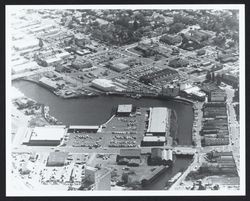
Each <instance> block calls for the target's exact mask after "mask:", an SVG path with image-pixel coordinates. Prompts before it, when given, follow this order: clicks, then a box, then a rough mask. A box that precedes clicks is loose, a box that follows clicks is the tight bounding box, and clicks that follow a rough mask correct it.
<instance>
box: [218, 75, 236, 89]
mask: <svg viewBox="0 0 250 201" xmlns="http://www.w3.org/2000/svg"><path fill="white" fill-rule="evenodd" d="M221 81H222V82H224V83H226V84H229V85H231V86H233V87H237V86H238V85H239V77H238V76H235V75H232V74H222V76H221Z"/></svg>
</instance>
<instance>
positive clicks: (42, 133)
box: [30, 126, 65, 140]
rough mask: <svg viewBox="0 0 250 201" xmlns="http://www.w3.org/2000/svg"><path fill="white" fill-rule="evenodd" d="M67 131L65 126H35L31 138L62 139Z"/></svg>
mask: <svg viewBox="0 0 250 201" xmlns="http://www.w3.org/2000/svg"><path fill="white" fill-rule="evenodd" d="M64 133H65V127H63V126H45V127H35V128H34V129H33V130H32V131H31V137H30V140H61V139H62V138H63V136H64Z"/></svg>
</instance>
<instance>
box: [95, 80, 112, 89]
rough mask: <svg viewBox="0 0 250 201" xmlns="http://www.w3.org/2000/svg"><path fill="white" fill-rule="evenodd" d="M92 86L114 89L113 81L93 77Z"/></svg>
mask: <svg viewBox="0 0 250 201" xmlns="http://www.w3.org/2000/svg"><path fill="white" fill-rule="evenodd" d="M92 86H93V87H96V88H97V89H100V90H102V91H114V90H115V89H116V86H115V85H114V83H113V82H112V81H111V80H107V79H94V80H93V81H92Z"/></svg>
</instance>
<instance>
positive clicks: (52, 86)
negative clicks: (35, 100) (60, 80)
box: [39, 77, 58, 90]
mask: <svg viewBox="0 0 250 201" xmlns="http://www.w3.org/2000/svg"><path fill="white" fill-rule="evenodd" d="M39 83H40V84H41V85H43V86H45V87H46V88H48V89H52V90H57V89H58V86H57V84H56V82H54V81H52V80H51V79H49V78H47V77H42V78H41V79H40V80H39Z"/></svg>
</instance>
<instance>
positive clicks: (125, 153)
mask: <svg viewBox="0 0 250 201" xmlns="http://www.w3.org/2000/svg"><path fill="white" fill-rule="evenodd" d="M120 157H124V158H140V157H141V149H138V148H131V149H120Z"/></svg>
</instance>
